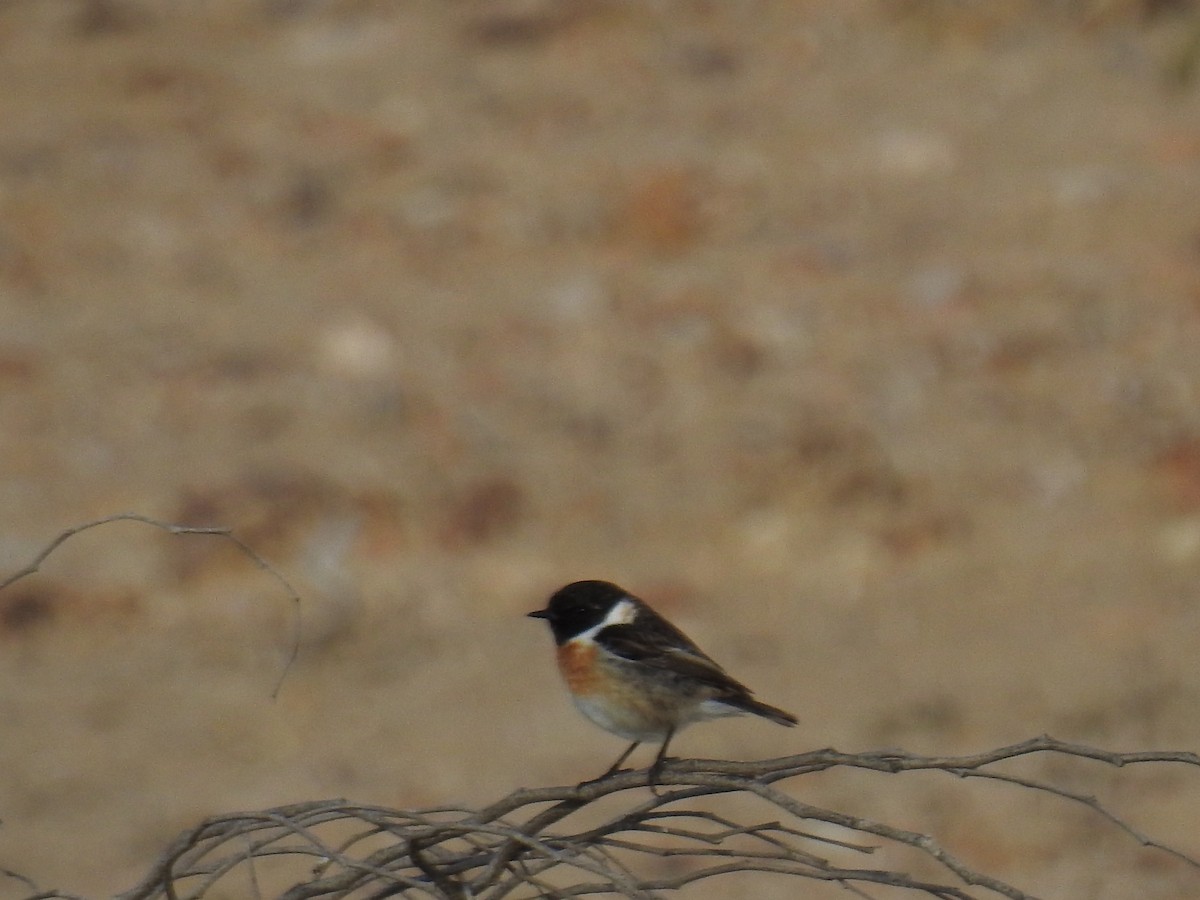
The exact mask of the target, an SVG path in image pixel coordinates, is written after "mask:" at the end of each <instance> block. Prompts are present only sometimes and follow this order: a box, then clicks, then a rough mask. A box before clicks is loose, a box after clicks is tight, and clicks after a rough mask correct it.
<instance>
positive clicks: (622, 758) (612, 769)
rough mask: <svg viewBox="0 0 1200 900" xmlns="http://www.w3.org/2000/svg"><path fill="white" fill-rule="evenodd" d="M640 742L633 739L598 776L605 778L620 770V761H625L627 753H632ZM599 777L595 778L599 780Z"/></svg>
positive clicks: (627, 756) (627, 757)
mask: <svg viewBox="0 0 1200 900" xmlns="http://www.w3.org/2000/svg"><path fill="white" fill-rule="evenodd" d="M641 743H642V742H641V741H634V742H633V743H632V744H630V745H629V746H628V747H627V748H626V750H625V752H624V753H622V754H621V755H620V756H618V757H617V761H616V762H615V763H613V764H612V765H611V766H609V767H608V771H607V772H605V773H604V774H603V775H601V776H600V778H607V777H608V776H609V775H613V774H615V773H617V772H619V771H621V763H623V762H625V760H627V759H629V754H630V753H632V752H633V751H634V750H636V749H637V748H638V747H639V746H640V745H641ZM600 778H597V779H596V780H597V781H599V780H600Z"/></svg>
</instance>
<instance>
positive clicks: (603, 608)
mask: <svg viewBox="0 0 1200 900" xmlns="http://www.w3.org/2000/svg"><path fill="white" fill-rule="evenodd" d="M628 598H629V593H628V592H627V591H625V590H624V589H623V588H619V587H617V586H616V585H615V584H613V583H612V582H609V581H576V582H573V583H572V584H568V585H567V586H566V587H564V588H560V589H559V590H558V591H556V592H555V594H554V595H553V596H552V597H551V598H550V602H549V603H547V604H546V608H545V609H539V610H537V611H536V612H531V613H529V615H530V617H531V618H534V619H545V620H546V621H547V622H549V623H550V630H551V631H552V632H554V642H555V643H557V644H564V643H566V642H567V641H569V640H570V639H571V638H573V637H575V635H577V634H580V633H581V632H584V631H587V630H588V629H589V628H593V627H595V626H596V625H599V624H600V623H601V622H603V621H604V618H605V616H607V615H608V614H609V612H611V611H612V608H613V607H614V606H616V605H617V604H618V603H620V602H621V601H622V600H625V599H628Z"/></svg>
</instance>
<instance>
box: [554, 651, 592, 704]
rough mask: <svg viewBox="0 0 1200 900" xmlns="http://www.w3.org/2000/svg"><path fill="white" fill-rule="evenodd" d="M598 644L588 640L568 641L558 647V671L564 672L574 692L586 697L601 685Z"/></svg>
mask: <svg viewBox="0 0 1200 900" xmlns="http://www.w3.org/2000/svg"><path fill="white" fill-rule="evenodd" d="M597 652H598V651H597V649H596V645H595V644H593V643H591V642H590V641H588V642H587V643H584V642H582V641H567V643H565V644H563V645H562V646H561V647H559V648H558V651H557V656H558V671H560V672H562V677H563V679H564V680H565V681H566V682H567V687H568V688H570V690H571V693H572V694H576V695H578V696H584V697H586V696H587V695H589V694H592V693H595V692H596V691H597V690H598V689H599V687H600V681H601V675H600V671H599V670H598V669H597V668H596V653H597Z"/></svg>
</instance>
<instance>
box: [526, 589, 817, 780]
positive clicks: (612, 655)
mask: <svg viewBox="0 0 1200 900" xmlns="http://www.w3.org/2000/svg"><path fill="white" fill-rule="evenodd" d="M528 615H529V617H530V618H534V619H544V620H545V621H546V622H547V623H548V624H549V626H550V631H551V633H552V634H553V636H554V643H555V645H556V648H557V649H556V656H557V661H558V669H559V672H560V673H561V675H562V677H563V681H565V682H566V685H567V690H568V691H569V692H570V695H571V700H572V701H573V702H574V704H575V706H576V707H577V708H578V709H579V711H580V712H582V713H583V714H584V716H586V717H587V718H588V719H590V720H591V721H592V722H593V723H595V724H596V725H599V726H600V727H601V728H603V729H604V730H605V731H608V732H611V733H612V734H615V735H617V736H618V737H621V738H624V739H625V740H627V741H632V742H633V743H631V744H630V746H629V747H628V749H626V750H625V752H624V753H622V754H621V755H620V756H619V757H618V758H617V761H616V762H615V763H613V764H612V766H610V767H609V768H608V770H607V771H606V772H605V773H604V774H603V775H601V776H600V777H599V778H596V779H593V780H594V781H600V780H603V779H605V778H607V777H608V776H610V775H613V774H615V773H616V772H618V771H620V769H621V764H622V763H624V762H625V760H627V759H628V758H629V755H630V754H631V753H633V751H634V750H636V749H637V748H638V746H639V745H641V744H643V743H648V742H650V741H655V742H658V743H659V744H660V746H659V750H658V755H657V756H656V757H655V758H654V763H653V765H651V767H650V772H649V780H650V785H651V787H652V788H653V787H654V786H655V785H656V784H657V781H658V776H659V774H660V773H661V771H662V767H663V764H664V763H665V762H666V760H667V747H668V746H670V743H671V739H672V738H673V737H674V736H675V734H676V733H677V732H678V731H679V730H680V729H682V728H684V727H685V726H687V725H691V724H693V723H696V722H705V721H708V720H710V719H718V718H723V717H725V716H739V715H744V714H747V713H749V714H751V715H756V716H761V717H762V718H764V719H770V720H771V721H772V722H777V723H778V724H780V725H786V726H788V727H791V726H793V725H795V724H796V723H797V721H798V720H797V719H796V717H795V716H794V715H792V714H791V713H789V712H786V711H784V710H782V709H779V708H778V707H775V706H771V705H769V704H767V703H763V702H762V701H761V700H757V699H755V697H754V696H753V692H752V691H751V690H750V688H748V687H746V686H745V685H744V684H742V683H741V682H740V681H737V680H735V679H734V678H732V677H731V676H730V675H728V674H726V672H725V670H724V669H723V668H721V666H720V665H718V664H717V663H716V662H715V661H713V659H712V658H711V657H709V656H708V654H706V653H705V652H704V651H703V650H701V649H700V648H699V647H697V646H696V644H695V643H694V642H693V641H692V640H691V638H689V637H688V636H687V635H685V634H684V633H683V632H682V631H680V630H679V629H678V628H676V627H675V626H674V625H672V624H671V623H670V622H668V621H667V620H666V619H665V618H663V617H662V616H661V615H659V614H658V613H656V612H655V611H654V610H653V609H651V608H650V606H649V605H648V604H647V603H645V601H643V600H641V599H639V598H637V597H635V596H634V595H633V594H631V593H629V592H628V591H626V590H625V589H624V588H621V587H618V586H617V585H615V584H613V583H612V582H610V581H575V582H572V583H571V584H568V585H566V586H565V587H562V588H560V589H559V590H558V591H556V592H555V593H554V594H553V595H551V597H550V600H549V602H548V603H547V604H546V608H545V609H539V610H535V611H533V612H531V613H529V614H528ZM587 783H588V782H583V784H587Z"/></svg>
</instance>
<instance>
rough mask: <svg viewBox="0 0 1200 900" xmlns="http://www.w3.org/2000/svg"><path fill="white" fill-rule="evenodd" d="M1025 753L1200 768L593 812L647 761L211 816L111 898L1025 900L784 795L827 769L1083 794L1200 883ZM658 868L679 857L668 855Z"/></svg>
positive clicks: (868, 758)
mask: <svg viewBox="0 0 1200 900" xmlns="http://www.w3.org/2000/svg"><path fill="white" fill-rule="evenodd" d="M1033 754H1055V755H1059V756H1065V757H1071V758H1075V759H1083V760H1095V761H1098V762H1101V763H1105V764H1107V765H1110V766H1116V767H1121V766H1130V765H1145V764H1149V763H1179V764H1183V765H1187V766H1191V767H1195V768H1200V756H1197V755H1196V754H1194V753H1186V752H1158V751H1154V752H1142V753H1114V752H1110V751H1106V750H1099V749H1096V748H1093V747H1087V746H1083V745H1079V744H1071V743H1066V742H1063V741H1060V740H1057V739H1055V738H1052V737H1049V736H1042V737H1037V738H1033V739H1031V740H1028V741H1024V742H1022V743H1019V744H1013V745H1011V746H1008V747H1001V748H999V749H996V750H991V751H988V752H986V753H980V754H975V755H971V756H920V755H917V754H911V753H905V752H901V751H895V750H889V751H880V752H874V753H842V752H839V751H837V750H832V749H830V750H817V751H813V752H811V753H802V754H799V755H796V756H787V757H781V758H778V759H768V760H759V761H752V762H733V761H723V760H700V759H681V760H672V761H670V762H668V764H667V765H666V767H665V768H664V769H663V770H662V772H661V774H660V775H659V776H658V779H657V784H658V791H657V792H654V791H650V792H643V791H641V790H638V792H637V793H636V794H633V795H631V803H630V804H629V805H627V806H625V807H624V808H622V809H621V810H620V811H618V812H616V813H610V814H607V815H605V816H603V817H601V818H600V820H599V822H597V821H596V813H597V801H599V800H601V799H602V798H605V797H608V796H610V795H613V794H618V793H622V792H629V791H634V790H635V789H642V788H646V787H647V786H648V785H649V781H648V777H649V776H648V771H647V770H638V771H622V772H617V773H615V774H613V775H611V776H608V777H606V778H603V779H601V780H598V781H593V782H585V783H584V784H582V785H579V786H577V787H547V788H530V789H526V788H522V789H520V790H516V791H514V792H513V793H511V794H509V795H508V796H507V797H504V798H503V799H501V800H499V801H497V802H496V803H493V804H492V805H490V806H487V807H485V808H483V809H479V810H471V809H464V808H455V807H444V808H436V809H424V810H396V809H387V808H384V807H379V806H362V805H357V804H351V803H347V802H345V801H342V800H328V801H318V802H310V803H299V804H295V805H292V806H285V807H279V808H276V809H268V810H262V811H259V812H243V813H231V814H227V815H220V816H215V817H213V818H211V819H208V820H207V821H205V822H203V823H201V824H200V825H199V826H198V827H196V828H194V829H191V830H189V831H187V832H185V833H183V834H181V835H180V836H179V837H178V838H176V840H175V841H174V842H173V843H172V845H171V846H170V847H169V848H168V849H167V851H166V852H165V853H164V854H163V855H162V856H161V857H160V859H159V860H158V862H157V863H156V864H155V865H154V867H153V868H152V869H151V870H150V872H149V873H148V874H147V876H146V877H145V879H144V880H143V881H142V882H141V883H140V884H138V885H137V886H136V887H134V888H133V889H131V890H129V891H127V892H126V893H124V894H122V895H120V897H119V898H118V900H160V898H161V900H200V898H204V897H209V898H216V897H221V896H231V895H232V896H237V895H239V894H242V893H245V886H246V885H247V883H249V884H251V885H252V886H253V895H254V896H272V897H278V898H280V900H310V898H312V900H315V898H330V900H333V898H381V897H392V896H403V897H434V898H443V900H466V898H483V900H500V898H503V897H509V896H512V897H514V898H517V897H520V898H529V897H547V898H566V897H583V896H588V895H601V894H603V895H609V896H614V895H615V896H620V897H629V898H639V900H646V898H656V897H659V896H660V895H661V893H662V892H664V891H669V890H674V889H678V888H682V887H683V886H685V885H687V884H689V883H691V882H695V881H701V880H705V879H709V878H713V877H714V876H717V875H723V874H727V873H731V872H766V873H773V874H774V875H775V876H784V877H793V878H798V879H802V880H808V881H819V882H828V883H833V884H835V885H838V886H840V887H843V888H845V889H846V890H847V891H849V892H850V893H851V894H853V895H855V896H858V897H865V898H870V897H871V896H872V895H871V894H870V893H868V891H869V889H870V888H871V887H872V886H882V885H886V886H889V887H892V888H899V889H904V890H906V891H907V892H910V893H911V894H912V895H914V896H927V897H934V898H938V900H976V898H979V900H982V898H984V897H990V896H995V897H1005V898H1010V900H1035V898H1034V895H1032V894H1029V893H1026V892H1025V891H1023V890H1021V889H1020V888H1017V887H1015V886H1013V885H1011V884H1008V883H1005V882H1004V881H1001V880H999V879H998V878H995V877H993V876H990V875H988V874H986V873H984V872H982V871H979V870H977V869H975V868H973V867H972V866H971V865H970V864H968V863H967V862H965V861H964V860H962V859H960V858H958V857H957V856H955V855H953V854H951V853H950V852H949V851H947V850H946V848H944V847H943V846H941V844H939V843H938V841H937V839H936V838H935V837H933V836H932V835H930V834H923V833H919V832H916V831H911V830H908V829H905V828H901V827H898V826H896V825H891V824H888V823H886V822H882V821H877V820H874V819H870V818H865V817H861V816H853V815H847V814H845V813H841V812H837V811H835V810H832V809H825V808H822V807H819V806H814V805H812V804H809V803H804V802H802V801H800V800H797V799H796V798H795V797H793V796H791V795H789V794H787V793H785V792H784V791H782V790H781V789H780V788H779V787H778V785H779V783H780V782H783V781H786V780H789V779H797V778H800V777H802V776H804V775H811V774H813V773H817V772H824V771H828V770H831V769H836V768H850V769H867V770H871V771H874V772H881V773H886V774H890V775H902V774H903V773H907V772H916V771H934V772H940V773H943V774H947V775H952V776H955V777H957V778H963V779H970V778H984V779H989V780H998V781H1001V782H1005V783H1008V784H1011V785H1013V786H1015V787H1017V788H1019V789H1022V790H1028V791H1034V792H1039V793H1045V794H1049V795H1052V796H1055V797H1058V798H1060V799H1062V800H1065V801H1068V802H1071V803H1075V804H1080V805H1082V806H1084V807H1086V808H1088V809H1090V810H1092V811H1093V812H1094V813H1095V814H1096V815H1099V816H1101V817H1103V818H1104V819H1105V820H1107V821H1108V822H1110V823H1112V824H1113V825H1115V826H1116V827H1118V828H1119V829H1120V830H1121V831H1123V832H1124V833H1125V834H1127V835H1128V836H1130V837H1132V838H1133V839H1135V840H1136V841H1138V842H1139V843H1140V844H1142V845H1143V846H1145V847H1150V848H1155V849H1157V850H1159V851H1161V852H1163V853H1164V854H1169V855H1170V856H1173V857H1175V858H1176V859H1177V860H1179V861H1180V862H1181V863H1182V864H1184V865H1186V866H1188V867H1190V868H1191V869H1193V870H1195V871H1196V878H1197V883H1198V884H1200V860H1197V859H1196V858H1195V857H1192V856H1189V855H1188V854H1186V853H1184V852H1183V851H1181V850H1178V849H1175V848H1172V847H1168V846H1166V845H1164V844H1162V843H1160V842H1158V841H1156V840H1154V839H1153V838H1151V837H1149V836H1148V835H1146V834H1144V833H1142V832H1141V831H1140V830H1138V829H1137V828H1135V827H1134V826H1133V825H1131V824H1129V823H1128V822H1126V821H1124V820H1123V819H1122V818H1120V817H1119V816H1118V815H1116V814H1115V813H1113V812H1111V811H1110V810H1109V809H1107V808H1106V807H1105V806H1103V805H1102V804H1101V803H1100V801H1099V800H1097V799H1096V798H1095V797H1092V796H1088V795H1084V794H1079V793H1075V792H1072V791H1069V790H1066V789H1064V788H1062V787H1059V786H1057V785H1055V784H1052V783H1049V782H1044V781H1040V780H1037V779H1034V778H1029V777H1025V776H1018V775H1013V774H1011V773H1009V772H1006V771H1004V770H1002V769H998V768H997V764H999V763H1003V762H1006V761H1009V760H1014V759H1017V758H1019V757H1026V756H1031V755H1033ZM735 794H743V795H750V796H752V797H756V798H758V799H759V800H761V801H764V802H765V803H766V804H767V805H768V807H769V808H770V810H771V813H770V815H771V816H772V818H770V819H768V820H764V821H745V820H744V819H745V818H746V817H745V815H744V814H742V815H741V816H739V815H737V814H735V813H732V812H729V813H725V812H713V811H711V810H707V809H701V808H698V806H697V804H696V803H695V801H697V800H699V799H700V798H713V797H719V796H722V795H735ZM585 810H587V811H588V812H590V813H591V815H584V812H585ZM585 820H587V821H585ZM884 848H907V849H908V850H909V851H910V852H915V853H916V854H917V855H919V856H922V857H924V858H925V859H926V861H927V863H931V864H932V866H933V870H934V871H935V873H936V874H934V875H932V876H920V875H916V874H911V873H910V872H908V871H905V870H902V869H900V868H898V867H896V866H888V865H878V866H873V865H870V864H869V861H870V860H871V859H872V858H873V857H874V855H875V854H876V853H877V851H879V850H881V849H884ZM881 855H882V854H881ZM666 860H670V861H671V863H672V865H670V866H664V865H662V863H663V862H664V861H666ZM656 863H658V865H656ZM927 868H928V867H927ZM239 887H241V888H242V890H241V891H239V890H238V888H239ZM36 896H38V897H58V896H62V895H58V894H53V893H50V894H39V895H36Z"/></svg>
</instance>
